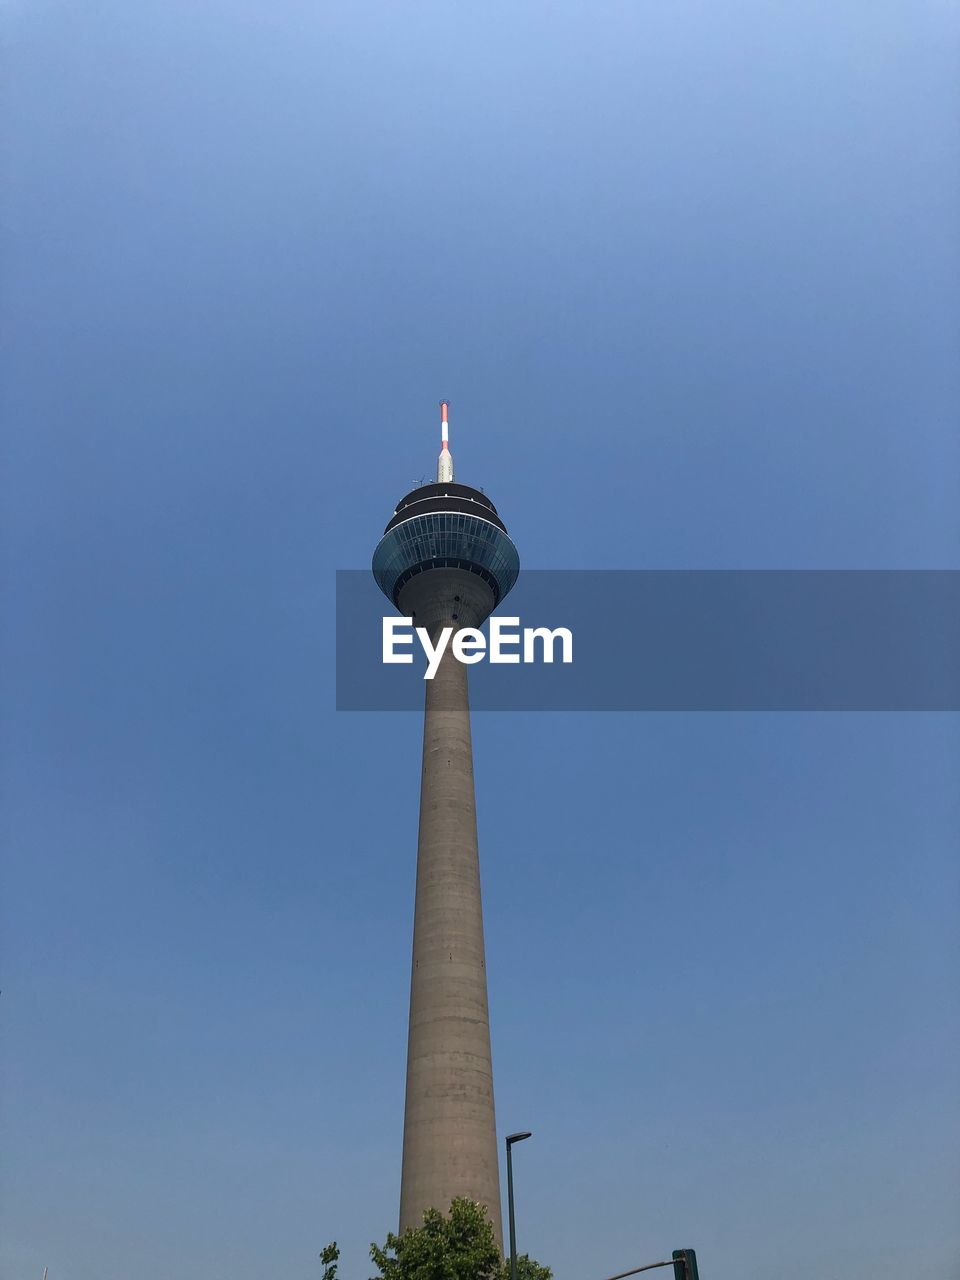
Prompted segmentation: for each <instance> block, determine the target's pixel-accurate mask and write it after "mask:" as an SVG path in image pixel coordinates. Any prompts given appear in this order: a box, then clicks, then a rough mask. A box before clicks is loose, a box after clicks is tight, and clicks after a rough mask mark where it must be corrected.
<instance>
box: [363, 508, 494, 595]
mask: <svg viewBox="0 0 960 1280" xmlns="http://www.w3.org/2000/svg"><path fill="white" fill-rule="evenodd" d="M439 568H454V569H466V570H468V571H469V572H471V573H476V574H478V575H479V576H480V577H482V578H484V579H485V581H487V582H489V584H490V586H491V587H492V588H493V591H494V595H495V596H496V599H497V602H498V603H499V601H500V600H502V599H503V597H504V596H505V595H506V594H507V592H508V591H509V590H510V589H511V588H512V587H513V585H514V583H515V582H516V580H517V577H518V575H519V573H520V557H519V556H518V555H517V549H516V547H515V546H514V545H513V543H512V542H511V540H510V538H509V537H508V535H507V534H506V533H504V532H503V531H502V530H500V529H498V528H497V527H496V525H493V524H491V523H490V522H489V521H487V520H481V519H479V518H478V517H476V516H471V515H466V514H464V513H463V512H459V511H449V512H443V513H438V514H435V515H423V516H414V517H412V518H411V519H409V520H404V521H403V522H402V523H401V524H397V525H394V526H393V528H392V529H388V531H387V532H386V533H385V534H384V536H383V537H382V538H381V539H380V542H379V544H378V545H377V549H376V551H375V552H374V553H373V576H374V577H375V578H376V580H377V585H378V586H379V588H380V590H381V591H382V592H383V594H384V595H385V596H387V597H388V599H390V600H392V601H393V603H394V604H396V603H397V596H398V594H399V592H400V588H401V587H402V586H403V584H404V583H405V582H407V581H408V580H409V579H410V578H412V577H413V575H414V574H416V573H422V572H423V571H424V570H426V569H439Z"/></svg>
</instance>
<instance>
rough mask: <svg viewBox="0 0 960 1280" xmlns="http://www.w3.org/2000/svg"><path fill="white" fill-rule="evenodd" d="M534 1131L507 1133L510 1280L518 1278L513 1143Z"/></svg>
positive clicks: (531, 1135) (520, 1140) (530, 1135)
mask: <svg viewBox="0 0 960 1280" xmlns="http://www.w3.org/2000/svg"><path fill="white" fill-rule="evenodd" d="M532 1137H533V1134H532V1133H508V1134H507V1209H508V1211H509V1214H510V1280H517V1224H516V1220H515V1218H514V1213H513V1152H512V1148H513V1144H514V1143H515V1142H523V1140H524V1138H532Z"/></svg>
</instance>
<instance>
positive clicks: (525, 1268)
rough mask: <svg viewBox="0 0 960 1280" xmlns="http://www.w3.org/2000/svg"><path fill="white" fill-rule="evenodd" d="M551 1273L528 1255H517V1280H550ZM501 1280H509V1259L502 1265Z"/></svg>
mask: <svg viewBox="0 0 960 1280" xmlns="http://www.w3.org/2000/svg"><path fill="white" fill-rule="evenodd" d="M552 1278H553V1272H552V1271H551V1270H550V1268H549V1267H545V1266H544V1265H543V1263H542V1262H537V1261H535V1259H533V1258H531V1257H530V1255H529V1253H518V1254H517V1280H552ZM503 1280H510V1259H509V1258H507V1259H505V1261H504V1264H503Z"/></svg>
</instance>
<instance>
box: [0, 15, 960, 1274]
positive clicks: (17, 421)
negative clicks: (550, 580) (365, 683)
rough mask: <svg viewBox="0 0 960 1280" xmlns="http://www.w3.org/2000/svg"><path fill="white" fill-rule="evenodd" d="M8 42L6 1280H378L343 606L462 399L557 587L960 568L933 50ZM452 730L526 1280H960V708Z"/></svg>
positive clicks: (375, 821)
mask: <svg viewBox="0 0 960 1280" xmlns="http://www.w3.org/2000/svg"><path fill="white" fill-rule="evenodd" d="M4 27H5V34H4V46H5V48H4V62H5V72H4V79H5V87H4V113H3V114H4V117H5V123H4V125H3V159H2V166H3V172H4V180H5V181H4V185H5V187H6V195H5V198H4V214H3V237H4V241H5V252H4V272H3V274H4V285H3V320H4V326H5V330H6V337H5V341H6V348H5V354H4V356H3V363H4V366H5V368H4V374H5V378H4V384H5V385H4V391H3V400H4V416H5V419H6V439H5V443H4V445H3V455H4V473H3V482H2V483H3V500H2V526H3V530H2V531H3V557H4V561H3V564H4V576H5V580H6V585H5V591H4V595H5V601H6V603H5V614H6V619H5V623H4V629H3V653H2V659H3V662H2V669H3V696H4V720H5V727H4V730H3V760H2V764H3V818H2V823H3V841H4V845H5V848H6V856H5V870H4V873H3V875H4V884H3V903H4V905H3V926H4V941H3V970H4V976H3V982H2V988H3V993H2V996H0V1007H2V1012H3V1027H4V1047H3V1065H4V1074H5V1086H4V1130H3V1144H2V1145H3V1152H4V1154H3V1164H2V1180H3V1188H2V1190H3V1196H2V1199H3V1204H4V1211H3V1231H2V1238H3V1243H2V1245H0V1270H2V1272H3V1275H4V1276H9V1277H10V1280H40V1276H41V1272H42V1268H43V1266H44V1265H48V1266H49V1267H50V1280H127V1278H128V1277H130V1276H136V1277H138V1280H170V1277H177V1276H184V1275H187V1274H190V1275H197V1276H203V1277H205V1280H264V1278H265V1277H268V1276H269V1277H278V1276H281V1275H282V1276H285V1277H289V1278H290V1280H316V1277H317V1275H318V1268H317V1265H316V1263H315V1258H316V1254H317V1252H318V1250H319V1249H320V1248H321V1246H322V1245H323V1244H324V1243H325V1242H326V1241H327V1240H328V1239H330V1238H331V1237H333V1236H336V1237H337V1238H338V1239H339V1240H340V1242H341V1244H342V1245H343V1247H344V1253H345V1262H344V1268H343V1274H344V1280H364V1278H365V1277H366V1276H368V1275H369V1274H370V1269H369V1264H368V1262H367V1260H366V1247H367V1245H368V1243H369V1241H370V1240H371V1239H374V1238H377V1239H382V1237H383V1236H384V1234H385V1233H386V1231H387V1230H388V1229H390V1228H392V1227H393V1225H394V1222H395V1215H396V1211H397V1197H398V1182H399V1152H400V1137H401V1121H402V1114H401V1112H402V1091H403V1070H404V1051H405V1020H406V1001H407V984H408V966H409V947H410V930H411V909H412V895H413V873H414V858H415V845H416V813H417V783H418V774H419V749H420V740H419V725H418V721H417V717H416V716H415V715H412V714H397V715H393V716H390V715H370V714H368V715H347V714H340V715H338V714H336V713H335V712H334V711H333V709H332V707H333V670H332V644H333V615H332V604H333V582H334V571H335V569H337V568H356V567H363V566H364V565H366V564H368V563H369V557H370V553H371V550H372V548H373V546H374V544H375V542H376V539H377V537H378V536H379V534H380V532H381V530H382V527H383V524H384V523H385V521H386V519H387V517H388V515H389V513H390V511H391V509H392V507H393V505H394V503H395V501H396V499H397V498H398V497H399V495H400V494H401V493H402V492H404V491H405V490H406V489H407V488H409V487H410V486H411V484H412V483H413V482H415V481H417V480H418V479H419V478H420V477H421V476H423V475H425V474H428V473H429V471H430V469H431V467H432V465H433V462H434V457H435V452H436V442H435V413H436V401H437V400H438V399H439V397H440V396H442V395H445V396H449V397H450V399H451V401H452V403H453V410H452V421H453V438H454V446H455V456H456V460H457V466H458V472H459V475H460V476H461V478H463V479H464V480H466V481H469V482H472V483H477V484H482V485H484V486H486V487H487V488H488V490H489V491H490V492H491V494H492V495H493V496H494V498H495V500H496V501H497V503H498V505H499V506H500V509H501V511H502V512H503V514H504V516H505V518H506V520H507V522H508V524H509V526H510V529H511V532H512V533H513V534H514V536H515V538H516V541H517V544H518V545H519V547H520V550H521V554H522V557H523V560H524V563H525V564H527V565H528V566H531V567H539V568H594V567H595V568H607V567H615V568H634V567H636V568H653V567H670V568H687V567H689V568H724V567H738V568H740V567H781V568H795V567H818V568H819V567H827V568H829V567H842V568H870V567H892V568H903V567H928V568H929V567H958V566H960V555H958V533H960V516H958V511H960V444H958V436H957V431H956V420H957V407H958V403H960V368H958V357H957V351H958V347H960V343H958V339H960V323H958V303H957V296H958V291H957V285H958V276H960V273H958V265H960V264H958V256H960V255H958V231H957V229H958V227H960V164H958V159H960V157H958V150H960V147H958V142H957V131H956V121H957V118H958V108H960V88H958V86H960V77H958V75H957V70H958V61H960V55H958V50H960V12H958V9H957V6H956V5H955V4H953V3H950V2H949V0H926V2H924V0H920V2H919V3H918V2H916V0H914V2H910V3H908V2H907V0H903V2H901V3H885V2H884V0H859V2H858V3H853V2H850V0H822V2H820V3H817V2H814V3H809V4H807V3H805V4H795V5H779V4H768V3H760V2H759V0H744V2H743V3H738V4H735V5H721V4H716V3H713V2H711V0H700V2H698V3H692V2H689V0H671V2H670V3H665V2H661V0H657V2H654V0H634V2H633V3H620V4H617V3H607V2H606V0H601V2H600V3H595V4H589V5H588V4H579V3H576V4H575V3H570V2H569V0H565V2H564V0H561V2H560V3H555V4H543V3H527V2H521V3H519V4H517V3H501V2H500V0H493V2H491V3H484V4H470V5H468V4H455V3H445V4H439V3H416V2H414V3H410V4H399V3H387V2H386V0H381V2H380V3H365V2H363V0H360V2H359V3H352V4H345V3H331V4H315V3H307V2H306V0H302V2H297V3H295V2H293V0H269V2H267V0H233V2H232V3H226V2H225V0H211V2H208V3H204V4H196V3H193V2H192V0H163V3H160V2H159V0H137V3H135V4H131V3H129V0H99V2H97V3H89V4H85V5H81V6H76V5H68V4H66V3H62V2H50V0H40V2H39V3H33V4H27V3H25V2H23V0H19V2H18V0H12V2H11V3H8V4H7V5H6V6H5V21H4ZM575 498H576V501H574V499H575ZM574 511H576V512H577V518H576V519H574V518H573V517H572V515H571V514H570V513H572V512H574ZM475 736H476V750H477V784H478V791H479V806H480V836H481V850H482V859H483V873H484V884H485V892H486V914H487V930H488V933H487V941H488V952H489V969H490V986H491V1001H492V1011H493V1037H494V1061H495V1071H496V1083H497V1104H498V1117H499V1122H500V1126H501V1129H502V1130H503V1131H508V1130H509V1129H512V1128H519V1127H529V1128H531V1129H533V1130H534V1131H535V1135H536V1136H535V1139H534V1140H533V1141H532V1142H530V1143H527V1144H525V1145H524V1147H523V1148H521V1149H519V1150H518V1152H517V1181H518V1197H519V1201H520V1210H521V1219H520V1227H521V1232H520V1234H521V1245H522V1247H523V1248H529V1249H530V1250H531V1251H532V1252H533V1253H535V1254H536V1255H538V1256H539V1257H541V1258H543V1259H544V1260H545V1261H549V1262H550V1263H552V1264H553V1266H554V1268H555V1270H556V1275H557V1277H558V1280H598V1278H599V1277H601V1276H604V1275H609V1274H610V1273H612V1272H613V1271H617V1270H621V1269H624V1268H626V1267H628V1266H629V1265H631V1264H638V1263H640V1262H643V1261H648V1260H653V1259H655V1258H657V1257H661V1256H663V1255H664V1252H665V1251H668V1250H670V1249H671V1248H674V1247H677V1246H681V1245H685V1244H688V1243H689V1244H693V1245H695V1246H696V1247H697V1248H698V1250H699V1252H700V1256H701V1270H702V1274H703V1277H704V1280H739V1278H740V1277H747V1276H755V1275H761V1274H763V1275H769V1276H771V1277H775V1278H776V1280H811V1278H812V1277H817V1278H818V1280H833V1278H834V1277H841V1276H846V1275H857V1276H870V1277H871V1280H907V1278H908V1277H909V1278H912V1277H914V1276H916V1275H919V1274H920V1273H921V1272H922V1273H923V1274H928V1273H929V1274H931V1275H932V1274H934V1273H936V1274H947V1273H948V1272H949V1273H950V1274H953V1271H952V1270H951V1268H952V1267H954V1266H955V1260H956V1258H957V1256H958V1254H960V1231H958V1225H957V1215H956V1212H955V1210H956V1202H957V1192H958V1189H960V1160H958V1156H957V1131H958V1123H957V1122H958V1088H957V1068H958V1060H960V1034H958V1000H957V978H958V970H960V964H958V952H957V946H956V944H957V908H958V900H960V891H958V890H960V885H958V876H957V871H956V853H957V832H958V829H960V824H958V817H960V815H958V792H957V777H958V766H960V724H958V718H957V717H956V716H950V715H926V716H895V715H879V714H874V715H809V716H804V715H791V716H775V715H753V716H751V715H739V716H738V715H712V716H711V715H675V716H670V715H656V716H653V715H646V716H644V715H606V716H600V715H595V716H594V715H573V714H568V715H561V714H553V715H548V714H543V715H506V714H499V715H493V714H490V715H486V716H483V717H478V723H477V725H476V734H475ZM748 1254H749V1255H751V1256H752V1257H754V1258H756V1256H757V1255H762V1254H767V1255H768V1256H769V1257H771V1261H769V1263H768V1264H767V1265H764V1264H761V1263H760V1262H758V1261H753V1262H750V1263H747V1262H744V1261H743V1260H742V1259H743V1258H744V1256H745V1255H748Z"/></svg>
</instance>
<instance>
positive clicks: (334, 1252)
mask: <svg viewBox="0 0 960 1280" xmlns="http://www.w3.org/2000/svg"><path fill="white" fill-rule="evenodd" d="M320 1261H321V1262H322V1263H323V1280H337V1263H338V1262H339V1261H340V1250H339V1248H338V1247H337V1242H336V1240H331V1242H330V1243H329V1244H328V1245H327V1246H326V1247H325V1248H324V1250H323V1251H322V1253H321V1254H320Z"/></svg>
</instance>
